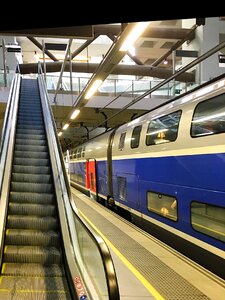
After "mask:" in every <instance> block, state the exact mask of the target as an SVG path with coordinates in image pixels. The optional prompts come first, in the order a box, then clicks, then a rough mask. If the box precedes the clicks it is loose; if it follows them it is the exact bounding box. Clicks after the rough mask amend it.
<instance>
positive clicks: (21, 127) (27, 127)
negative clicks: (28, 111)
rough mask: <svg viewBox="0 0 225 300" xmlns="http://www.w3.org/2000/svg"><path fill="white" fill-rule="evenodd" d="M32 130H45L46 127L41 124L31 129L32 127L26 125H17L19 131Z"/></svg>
mask: <svg viewBox="0 0 225 300" xmlns="http://www.w3.org/2000/svg"><path fill="white" fill-rule="evenodd" d="M31 128H32V130H36V129H37V130H44V125H43V124H40V125H33V126H32V127H30V125H26V124H22V123H21V124H17V130H18V129H31Z"/></svg>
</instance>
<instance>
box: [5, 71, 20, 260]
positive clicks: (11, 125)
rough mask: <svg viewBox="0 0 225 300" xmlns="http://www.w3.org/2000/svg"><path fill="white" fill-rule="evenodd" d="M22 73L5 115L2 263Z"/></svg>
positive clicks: (16, 81)
mask: <svg viewBox="0 0 225 300" xmlns="http://www.w3.org/2000/svg"><path fill="white" fill-rule="evenodd" d="M20 82H21V75H20V74H15V75H14V78H13V81H12V84H11V87H10V93H9V97H8V103H7V108H6V112H5V116H4V129H3V135H2V139H1V153H0V155H1V162H0V164H1V172H0V199H1V201H0V264H1V263H2V255H3V246H4V236H5V224H6V217H7V207H8V205H7V204H8V193H9V186H10V185H9V182H10V176H11V168H12V158H13V150H14V139H15V129H16V121H17V109H18V102H19V90H20Z"/></svg>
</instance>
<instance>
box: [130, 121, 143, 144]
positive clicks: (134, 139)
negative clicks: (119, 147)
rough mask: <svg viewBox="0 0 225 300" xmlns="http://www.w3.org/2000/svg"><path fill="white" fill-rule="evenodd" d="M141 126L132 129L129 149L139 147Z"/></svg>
mask: <svg viewBox="0 0 225 300" xmlns="http://www.w3.org/2000/svg"><path fill="white" fill-rule="evenodd" d="M141 129H142V126H136V127H134V129H133V132H132V136H131V142H130V146H131V148H132V149H133V148H137V147H138V146H139V141H140V135H141Z"/></svg>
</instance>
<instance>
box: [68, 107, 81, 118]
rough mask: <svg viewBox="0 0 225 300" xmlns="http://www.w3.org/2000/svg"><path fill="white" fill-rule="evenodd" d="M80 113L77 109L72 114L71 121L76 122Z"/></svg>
mask: <svg viewBox="0 0 225 300" xmlns="http://www.w3.org/2000/svg"><path fill="white" fill-rule="evenodd" d="M79 113H80V110H79V109H75V110H74V112H73V113H72V115H71V117H70V119H71V120H74V119H75V118H76V117H77V116H78V115H79Z"/></svg>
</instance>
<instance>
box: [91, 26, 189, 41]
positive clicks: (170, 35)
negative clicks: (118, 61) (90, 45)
mask: <svg viewBox="0 0 225 300" xmlns="http://www.w3.org/2000/svg"><path fill="white" fill-rule="evenodd" d="M120 31H121V25H94V26H93V32H94V35H96V34H101V35H109V34H111V35H114V36H117V35H118V34H119V33H120ZM189 31H190V29H186V28H161V27H154V26H152V27H149V28H147V29H146V30H145V32H144V33H143V34H142V37H143V38H158V39H174V40H181V39H183V38H185V36H187V34H188V33H189ZM194 36H195V35H194V33H193V35H192V36H191V37H190V38H191V39H193V38H194Z"/></svg>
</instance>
